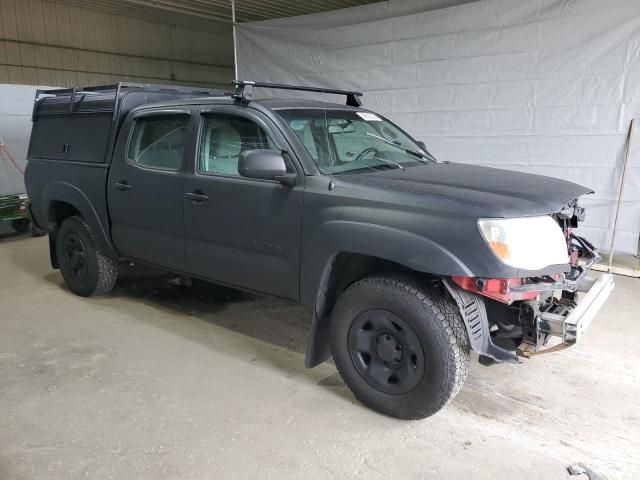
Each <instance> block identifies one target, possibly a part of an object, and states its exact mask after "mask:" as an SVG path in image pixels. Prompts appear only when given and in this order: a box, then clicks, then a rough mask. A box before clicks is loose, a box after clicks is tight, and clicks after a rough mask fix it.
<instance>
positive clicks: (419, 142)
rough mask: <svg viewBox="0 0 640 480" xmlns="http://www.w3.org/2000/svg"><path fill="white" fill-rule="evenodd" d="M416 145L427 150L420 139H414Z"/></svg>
mask: <svg viewBox="0 0 640 480" xmlns="http://www.w3.org/2000/svg"><path fill="white" fill-rule="evenodd" d="M416 145H418V146H419V147H420V148H421V149H422V150H424V151H425V152H426V151H427V146H426V145H425V144H424V142H421V141H420V140H416Z"/></svg>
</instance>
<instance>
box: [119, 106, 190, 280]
mask: <svg viewBox="0 0 640 480" xmlns="http://www.w3.org/2000/svg"><path fill="white" fill-rule="evenodd" d="M191 119H192V117H191V115H190V112H189V111H187V110H185V111H181V110H155V111H154V110H151V111H144V113H141V114H139V115H137V116H135V117H134V118H133V119H130V120H128V121H127V124H126V125H125V126H124V127H123V129H122V132H127V131H128V132H130V134H129V135H128V138H127V139H125V140H126V141H121V146H119V148H118V149H117V150H116V153H115V155H114V159H113V164H112V166H111V171H110V173H109V184H108V197H109V212H110V215H111V231H112V237H113V240H114V243H115V245H116V248H117V249H118V251H119V252H120V253H121V254H122V255H124V256H126V257H129V258H133V259H138V260H142V261H144V262H148V263H152V264H155V265H159V266H162V267H166V268H169V269H174V270H177V271H183V270H184V269H185V258H184V247H185V236H184V217H183V211H182V199H183V193H184V192H183V183H184V169H183V165H184V164H185V158H186V153H187V151H190V152H193V148H188V145H189V143H190V142H189V136H190V133H191V130H192V120H191ZM127 125H128V128H127V129H125V128H126V127H127ZM191 143H192V142H191Z"/></svg>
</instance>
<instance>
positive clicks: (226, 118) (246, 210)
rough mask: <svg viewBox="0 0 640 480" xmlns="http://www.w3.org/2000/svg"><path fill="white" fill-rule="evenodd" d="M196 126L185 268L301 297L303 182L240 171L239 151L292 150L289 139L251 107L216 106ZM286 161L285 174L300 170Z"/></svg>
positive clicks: (186, 204) (187, 183) (187, 201)
mask: <svg viewBox="0 0 640 480" xmlns="http://www.w3.org/2000/svg"><path fill="white" fill-rule="evenodd" d="M199 121H200V123H201V125H200V138H199V148H198V149H197V151H196V154H195V162H194V165H193V168H192V169H191V172H189V173H188V174H187V176H186V177H185V184H184V192H185V198H184V215H185V230H186V233H187V247H186V257H187V268H188V271H189V272H192V273H193V274H196V275H200V276H202V277H206V278H209V279H211V280H214V281H218V282H221V283H225V284H228V285H235V286H239V287H242V288H248V289H251V290H255V291H259V292H263V293H269V294H272V295H277V296H280V297H285V298H290V299H297V298H298V281H299V266H300V227H301V215H302V189H303V187H302V182H301V181H299V182H298V185H297V186H295V187H291V186H285V185H282V184H280V183H279V182H277V181H270V180H254V179H249V178H244V177H241V176H240V174H239V173H238V160H239V156H240V152H242V151H243V150H250V149H273V150H284V149H288V147H286V148H285V145H286V143H285V140H284V138H283V137H282V136H281V134H280V133H279V132H278V131H277V129H276V128H275V127H274V126H273V124H272V123H271V121H270V120H269V119H268V118H267V117H265V116H263V115H262V114H260V113H258V112H256V111H252V110H251V109H249V108H246V107H232V106H221V107H215V108H213V109H211V110H209V111H203V112H202V113H201V118H200V119H199ZM285 157H286V158H287V161H289V162H291V163H290V164H289V165H288V167H287V168H288V170H290V171H291V172H296V171H298V169H296V166H295V165H294V164H293V162H292V160H291V158H289V157H288V155H285ZM298 176H299V179H300V180H301V179H302V176H301V174H300V171H298Z"/></svg>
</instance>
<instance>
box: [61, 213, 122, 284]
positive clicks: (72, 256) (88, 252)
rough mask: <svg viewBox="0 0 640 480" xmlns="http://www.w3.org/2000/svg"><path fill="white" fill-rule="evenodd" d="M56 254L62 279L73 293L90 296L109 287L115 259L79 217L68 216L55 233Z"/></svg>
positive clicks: (115, 275) (114, 276)
mask: <svg viewBox="0 0 640 480" xmlns="http://www.w3.org/2000/svg"><path fill="white" fill-rule="evenodd" d="M56 255H57V257H58V265H59V266H60V271H61V272H62V277H63V278H64V281H65V283H66V284H67V286H68V287H69V290H71V291H72V292H73V293H75V294H76V295H80V296H82V297H90V296H91V295H101V294H105V293H108V292H110V291H111V289H112V288H113V286H114V285H115V283H116V280H117V278H118V263H117V261H116V260H115V259H113V258H109V257H107V256H106V255H105V254H104V253H102V252H101V251H100V249H99V248H98V247H97V246H96V243H95V241H94V239H93V232H92V231H91V228H90V227H89V225H87V223H86V222H85V221H84V220H83V219H82V217H69V218H67V219H66V220H65V221H64V222H62V225H61V226H60V229H59V230H58V233H57V234H56Z"/></svg>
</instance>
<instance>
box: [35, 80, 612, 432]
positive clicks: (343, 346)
mask: <svg viewBox="0 0 640 480" xmlns="http://www.w3.org/2000/svg"><path fill="white" fill-rule="evenodd" d="M261 88H269V89H271V90H272V91H274V89H276V90H278V91H279V92H286V95H281V96H280V97H279V98H268V99H263V100H259V99H255V98H254V96H253V95H254V91H255V90H257V89H261ZM291 92H304V93H303V94H302V95H304V96H305V97H304V98H299V97H300V94H299V95H298V97H296V98H294V97H293V96H292V95H293V93H291ZM314 95H315V97H313V98H309V97H310V96H314ZM338 97H340V98H342V97H345V98H346V102H344V103H335V101H328V100H327V98H329V99H335V98H338ZM26 184H27V190H28V194H29V198H30V199H31V204H30V208H31V210H32V212H31V214H32V216H33V219H34V221H35V222H36V223H37V225H38V226H39V227H41V228H42V229H44V230H46V231H47V232H48V234H49V247H50V257H51V264H52V266H53V268H59V269H60V270H61V272H62V276H63V278H64V280H65V283H66V285H67V286H68V288H69V290H71V291H72V292H73V293H75V294H77V295H82V296H91V295H98V294H105V293H107V292H109V291H110V290H111V288H112V287H113V286H114V284H115V283H116V280H117V278H118V265H119V261H121V260H123V259H126V260H130V261H135V262H140V263H144V264H149V265H155V266H158V267H162V268H163V269H166V270H168V271H171V272H174V273H176V274H179V275H182V276H185V277H190V278H196V279H202V280H206V281H210V282H216V283H219V284H223V285H228V286H232V287H236V288H240V289H245V290H248V291H253V292H258V293H262V294H268V295H273V296H277V297H281V298H285V299H289V300H293V301H295V302H299V303H301V304H303V305H304V306H305V307H306V308H307V309H308V311H309V312H310V314H311V317H312V321H311V328H310V334H309V340H308V346H307V353H306V365H307V367H313V366H315V365H318V364H319V363H321V362H323V361H326V360H328V359H329V358H330V357H331V356H333V359H334V361H335V364H336V367H337V368H338V370H339V372H340V374H341V376H342V378H343V379H344V381H345V383H346V384H347V385H348V386H349V388H350V389H351V390H352V391H353V393H354V394H355V396H356V397H357V398H358V399H360V400H361V401H362V402H363V403H364V404H366V405H368V406H369V407H371V408H373V409H375V410H377V411H379V412H382V413H384V414H387V415H391V416H395V417H399V418H407V419H418V418H424V417H427V416H429V415H432V414H434V413H435V412H437V411H438V410H440V409H441V408H442V407H443V406H445V405H446V404H447V402H449V401H450V400H451V399H452V398H453V397H454V396H455V395H456V394H457V393H458V392H459V391H460V388H461V387H462V385H463V383H464V381H465V378H466V376H467V372H468V366H469V362H470V353H471V351H474V352H476V353H477V354H478V356H479V357H478V358H479V359H480V361H481V362H482V363H484V364H490V363H496V362H518V361H520V359H522V358H527V357H532V356H535V355H538V354H541V353H545V352H550V351H553V350H558V349H561V348H565V347H568V346H570V345H573V344H575V343H576V342H578V341H580V338H581V336H582V334H583V332H584V331H585V329H586V328H587V327H588V325H589V323H590V322H591V320H592V319H593V318H594V316H595V315H596V314H597V312H598V311H599V310H600V308H601V307H602V305H603V303H604V302H605V300H606V299H607V297H608V296H609V294H610V292H611V291H612V289H613V286H614V284H613V277H612V276H611V275H610V274H602V275H600V276H599V277H595V276H592V275H590V274H589V272H590V268H591V266H592V265H593V264H594V263H596V262H597V261H598V260H599V259H600V255H599V254H598V251H597V250H596V248H595V247H594V246H593V245H592V244H591V243H590V242H589V241H588V240H587V239H585V238H582V237H581V236H578V235H577V234H576V231H575V229H576V228H577V227H578V225H579V223H580V222H581V221H582V220H583V219H584V215H585V212H584V210H583V208H582V207H580V205H579V203H578V202H579V197H581V196H583V195H587V194H590V193H592V192H591V190H589V189H588V188H585V187H582V186H580V185H576V184H575V183H571V182H568V181H565V180H560V179H556V178H550V177H546V176H540V175H533V174H525V173H519V172H513V171H507V170H500V169H495V168H486V167H481V166H477V165H472V164H463V163H453V162H447V161H439V160H436V159H435V158H434V157H433V155H431V154H430V153H429V151H428V150H427V148H426V147H425V145H424V144H423V143H422V142H419V141H417V140H414V139H413V138H412V137H411V136H410V135H409V134H407V133H406V132H405V131H403V130H402V129H401V128H400V127H398V126H397V125H395V124H394V123H392V122H391V121H389V120H388V119H386V118H385V117H384V116H382V115H380V114H377V113H375V112H373V111H370V110H367V109H365V108H363V107H362V103H361V94H360V93H359V92H351V91H343V90H331V89H326V88H314V87H299V86H291V85H278V84H264V83H255V82H247V81H238V82H235V88H234V89H232V90H230V91H229V92H225V91H212V90H204V89H198V88H190V87H168V86H153V85H146V84H132V83H119V84H117V85H112V86H104V87H87V88H79V87H76V88H72V89H58V90H41V91H38V92H37V93H36V99H35V104H34V110H33V131H32V135H31V141H30V146H29V154H28V166H27V170H26Z"/></svg>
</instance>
